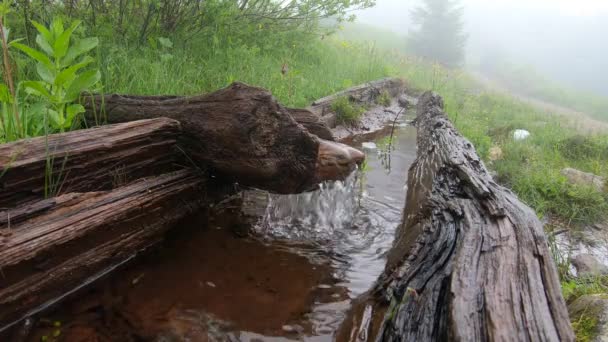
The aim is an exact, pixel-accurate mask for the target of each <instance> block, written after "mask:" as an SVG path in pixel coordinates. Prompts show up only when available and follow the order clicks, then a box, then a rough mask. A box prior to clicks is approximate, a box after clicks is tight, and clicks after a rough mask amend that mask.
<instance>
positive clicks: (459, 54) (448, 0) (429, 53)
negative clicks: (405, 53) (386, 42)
mask: <svg viewBox="0 0 608 342" xmlns="http://www.w3.org/2000/svg"><path fill="white" fill-rule="evenodd" d="M411 16H412V22H413V25H414V29H413V30H411V31H410V34H409V50H410V51H411V52H412V53H414V54H415V55H417V56H420V57H424V58H427V59H431V60H434V61H437V62H439V63H441V64H444V65H446V66H450V67H456V66H460V65H462V63H463V62H464V46H465V43H466V39H467V36H466V34H465V33H464V23H463V20H462V16H463V8H462V7H461V6H460V5H459V3H458V1H454V0H423V3H422V5H421V6H419V7H417V8H415V9H414V10H412V12H411Z"/></svg>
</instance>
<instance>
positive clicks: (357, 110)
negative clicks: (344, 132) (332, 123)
mask: <svg viewBox="0 0 608 342" xmlns="http://www.w3.org/2000/svg"><path fill="white" fill-rule="evenodd" d="M331 109H332V110H333V111H334V112H335V113H336V121H337V122H338V123H342V124H347V125H355V124H357V123H358V122H359V120H361V115H363V113H364V112H365V108H363V107H361V106H359V105H357V104H354V103H352V102H351V101H350V100H349V99H348V97H346V96H342V97H339V98H338V99H336V100H335V101H334V103H332V104H331Z"/></svg>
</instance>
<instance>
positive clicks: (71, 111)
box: [63, 103, 85, 128]
mask: <svg viewBox="0 0 608 342" xmlns="http://www.w3.org/2000/svg"><path fill="white" fill-rule="evenodd" d="M84 112H85V110H84V107H83V106H82V105H80V104H77V103H75V104H71V105H69V106H68V107H67V108H66V114H67V115H66V120H65V123H64V126H63V127H64V128H71V127H72V123H73V122H74V118H75V117H76V115H78V114H80V113H84Z"/></svg>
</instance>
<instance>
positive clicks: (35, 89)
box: [21, 81, 51, 100]
mask: <svg viewBox="0 0 608 342" xmlns="http://www.w3.org/2000/svg"><path fill="white" fill-rule="evenodd" d="M21 84H22V85H23V86H24V87H25V90H26V91H28V92H29V93H30V94H35V95H39V96H44V97H46V98H47V99H49V100H50V99H51V94H50V93H49V91H48V90H47V89H46V87H45V84H44V82H41V81H24V82H22V83H21Z"/></svg>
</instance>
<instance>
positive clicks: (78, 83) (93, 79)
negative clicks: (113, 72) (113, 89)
mask: <svg viewBox="0 0 608 342" xmlns="http://www.w3.org/2000/svg"><path fill="white" fill-rule="evenodd" d="M100 79H101V73H100V72H99V70H89V71H85V72H83V73H82V74H80V75H79V76H78V77H76V79H74V81H72V83H71V84H70V87H69V88H68V90H67V93H66V95H65V99H64V100H65V102H72V101H75V100H76V99H77V98H78V96H79V95H80V93H82V92H83V91H85V90H89V89H90V88H91V87H93V86H94V85H95V84H96V83H97V82H99V80H100Z"/></svg>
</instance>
